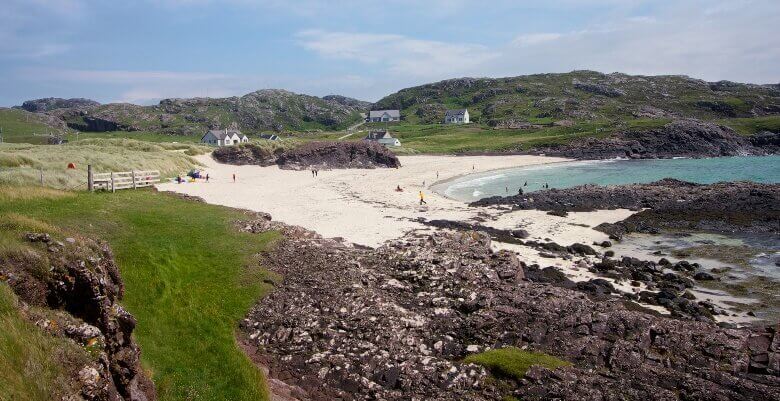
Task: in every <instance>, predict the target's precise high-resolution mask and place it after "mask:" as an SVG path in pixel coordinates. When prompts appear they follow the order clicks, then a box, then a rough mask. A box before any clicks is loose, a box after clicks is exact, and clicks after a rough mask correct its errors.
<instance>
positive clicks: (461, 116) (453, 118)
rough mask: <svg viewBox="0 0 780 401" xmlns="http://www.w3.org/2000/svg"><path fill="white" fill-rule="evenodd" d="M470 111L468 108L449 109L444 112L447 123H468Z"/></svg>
mask: <svg viewBox="0 0 780 401" xmlns="http://www.w3.org/2000/svg"><path fill="white" fill-rule="evenodd" d="M468 122H469V111H468V110H466V109H454V110H447V113H445V114H444V123H445V124H468Z"/></svg>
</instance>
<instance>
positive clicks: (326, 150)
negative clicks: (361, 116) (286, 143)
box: [213, 142, 401, 170]
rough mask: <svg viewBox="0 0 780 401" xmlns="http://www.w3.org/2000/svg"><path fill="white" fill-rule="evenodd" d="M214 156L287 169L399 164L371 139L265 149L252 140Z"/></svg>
mask: <svg viewBox="0 0 780 401" xmlns="http://www.w3.org/2000/svg"><path fill="white" fill-rule="evenodd" d="M213 156H214V159H216V160H217V161H219V162H221V163H226V164H236V165H245V164H254V165H258V166H270V165H272V164H276V165H278V166H279V167H280V168H283V169H289V170H303V169H307V168H312V167H314V168H321V169H334V168H336V169H338V168H377V167H392V168H397V167H400V166H401V163H400V162H399V161H398V157H396V156H395V155H394V154H393V153H392V152H390V151H389V150H387V148H385V147H384V146H382V145H379V144H377V143H373V142H309V143H306V144H303V145H301V146H298V147H296V148H293V149H283V148H276V149H273V150H272V149H269V148H264V147H260V146H256V145H252V144H245V145H240V146H226V147H222V148H219V149H216V150H215V151H214V153H213Z"/></svg>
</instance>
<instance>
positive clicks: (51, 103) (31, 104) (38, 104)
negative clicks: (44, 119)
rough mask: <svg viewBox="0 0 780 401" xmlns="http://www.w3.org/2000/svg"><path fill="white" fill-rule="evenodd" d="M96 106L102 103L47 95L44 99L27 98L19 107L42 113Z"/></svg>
mask: <svg viewBox="0 0 780 401" xmlns="http://www.w3.org/2000/svg"><path fill="white" fill-rule="evenodd" d="M94 106H100V103H98V102H96V101H94V100H90V99H84V98H73V99H62V98H58V97H47V98H43V99H35V100H27V101H25V102H24V103H22V105H21V106H18V107H19V108H21V109H24V110H27V111H29V112H32V113H41V112H45V111H52V110H56V109H84V108H90V107H94Z"/></svg>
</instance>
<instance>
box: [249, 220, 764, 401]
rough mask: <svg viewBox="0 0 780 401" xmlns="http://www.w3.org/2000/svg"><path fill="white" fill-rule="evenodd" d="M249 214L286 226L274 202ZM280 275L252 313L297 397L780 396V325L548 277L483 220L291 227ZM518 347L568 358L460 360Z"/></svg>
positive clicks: (275, 265)
mask: <svg viewBox="0 0 780 401" xmlns="http://www.w3.org/2000/svg"><path fill="white" fill-rule="evenodd" d="M243 226H244V227H243V230H245V231H249V232H263V231H267V230H271V229H274V230H276V229H279V227H278V223H277V224H276V225H274V224H273V222H270V221H269V220H268V218H261V219H258V220H255V221H251V222H248V223H245V224H243ZM283 232H284V239H283V240H281V241H280V242H279V243H278V244H277V246H276V247H274V248H273V249H272V250H271V251H269V253H268V254H266V255H265V257H264V258H263V263H264V265H266V266H268V267H269V268H270V269H271V270H272V271H274V272H276V273H279V274H280V275H281V276H282V277H283V279H280V280H279V281H275V282H274V283H273V285H274V287H275V289H274V290H273V292H272V293H271V294H270V295H268V296H267V297H265V298H264V299H262V300H261V301H260V302H259V303H258V304H257V305H256V306H255V307H254V308H253V310H252V312H251V313H250V314H249V316H248V317H247V318H246V319H245V320H244V321H243V322H242V324H241V331H242V335H241V336H242V337H244V338H245V342H246V343H247V347H245V349H247V350H249V351H250V356H251V357H252V359H253V360H255V361H259V362H260V363H261V364H263V365H264V366H266V367H267V369H268V372H269V375H270V377H271V379H270V383H271V386H272V387H275V388H283V389H284V394H285V398H283V399H286V400H301V401H303V400H332V399H342V400H375V399H384V400H453V399H464V400H465V399H468V400H498V399H502V398H503V397H506V396H513V397H516V398H518V399H523V400H547V399H560V400H582V399H645V400H712V399H723V400H727V399H728V400H780V395H779V394H780V353H779V352H780V348H778V344H780V333H778V330H779V329H780V328H778V327H776V326H769V327H760V328H751V329H729V328H723V327H719V326H718V325H716V324H715V323H712V322H707V321H690V320H685V319H682V320H680V319H671V318H665V317H660V316H658V315H655V314H650V313H646V312H643V311H638V310H635V309H636V308H628V307H627V306H626V305H627V304H626V303H625V301H623V300H621V299H620V298H613V297H592V296H589V295H587V292H583V291H580V290H577V289H567V288H562V287H560V286H554V285H550V284H548V283H544V282H538V281H536V277H538V274H535V273H534V272H533V271H532V269H531V266H526V264H525V263H523V262H522V261H521V260H519V259H518V257H517V256H516V255H515V254H513V253H511V252H507V251H498V252H496V251H493V250H491V247H490V238H489V236H487V235H486V234H482V233H479V232H473V231H461V232H437V233H435V234H433V235H424V236H415V235H413V234H411V235H408V236H406V237H405V238H402V239H400V240H397V241H394V242H391V243H388V244H387V245H385V246H383V247H381V248H379V249H376V250H373V249H364V248H357V247H354V246H351V245H347V244H344V243H342V242H338V241H336V240H329V239H323V238H320V237H319V236H317V235H316V234H313V233H309V232H306V231H305V230H301V229H298V230H291V229H287V230H286V231H285V230H283ZM505 347H516V349H520V350H529V351H530V350H533V351H535V352H542V353H547V354H549V355H553V356H555V357H557V358H560V359H561V360H564V361H567V362H569V363H570V364H571V366H566V367H560V368H556V369H547V368H543V367H541V366H532V367H531V368H530V369H529V370H528V371H526V372H525V374H524V375H522V376H521V377H514V378H513V377H507V376H505V375H501V374H499V373H497V372H493V371H490V370H488V369H486V368H485V367H483V366H479V365H474V364H471V363H466V362H464V358H465V357H467V356H468V355H472V354H476V353H480V352H482V351H486V350H489V349H501V348H505Z"/></svg>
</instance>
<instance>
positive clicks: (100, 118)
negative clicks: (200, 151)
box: [48, 89, 368, 135]
mask: <svg viewBox="0 0 780 401" xmlns="http://www.w3.org/2000/svg"><path fill="white" fill-rule="evenodd" d="M367 108H368V103H366V102H361V101H358V100H355V99H350V98H345V97H342V96H326V97H324V98H319V97H315V96H308V95H301V94H296V93H292V92H288V91H284V90H278V89H265V90H259V91H256V92H252V93H249V94H247V95H244V96H241V97H229V98H220V99H213V98H192V99H165V100H163V101H161V102H160V103H159V104H158V105H154V106H139V105H134V104H127V103H111V104H104V105H99V106H91V107H78V108H60V109H54V110H51V111H49V112H48V113H49V114H51V115H54V116H57V117H59V118H60V119H62V120H63V121H65V122H66V123H67V125H68V126H69V127H71V128H73V129H76V130H80V131H88V132H104V131H131V132H132V131H141V132H156V133H159V134H166V135H202V134H203V132H204V131H205V130H206V129H208V128H223V127H227V126H229V125H230V124H233V123H236V124H237V125H238V127H239V128H240V129H241V130H242V131H244V132H245V133H247V134H252V133H259V132H261V131H268V130H273V131H282V130H296V131H302V130H322V129H343V128H346V127H347V126H349V125H351V124H354V123H355V122H357V121H359V120H360V118H361V117H360V113H361V112H363V111H365V110H366V109H367Z"/></svg>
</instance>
